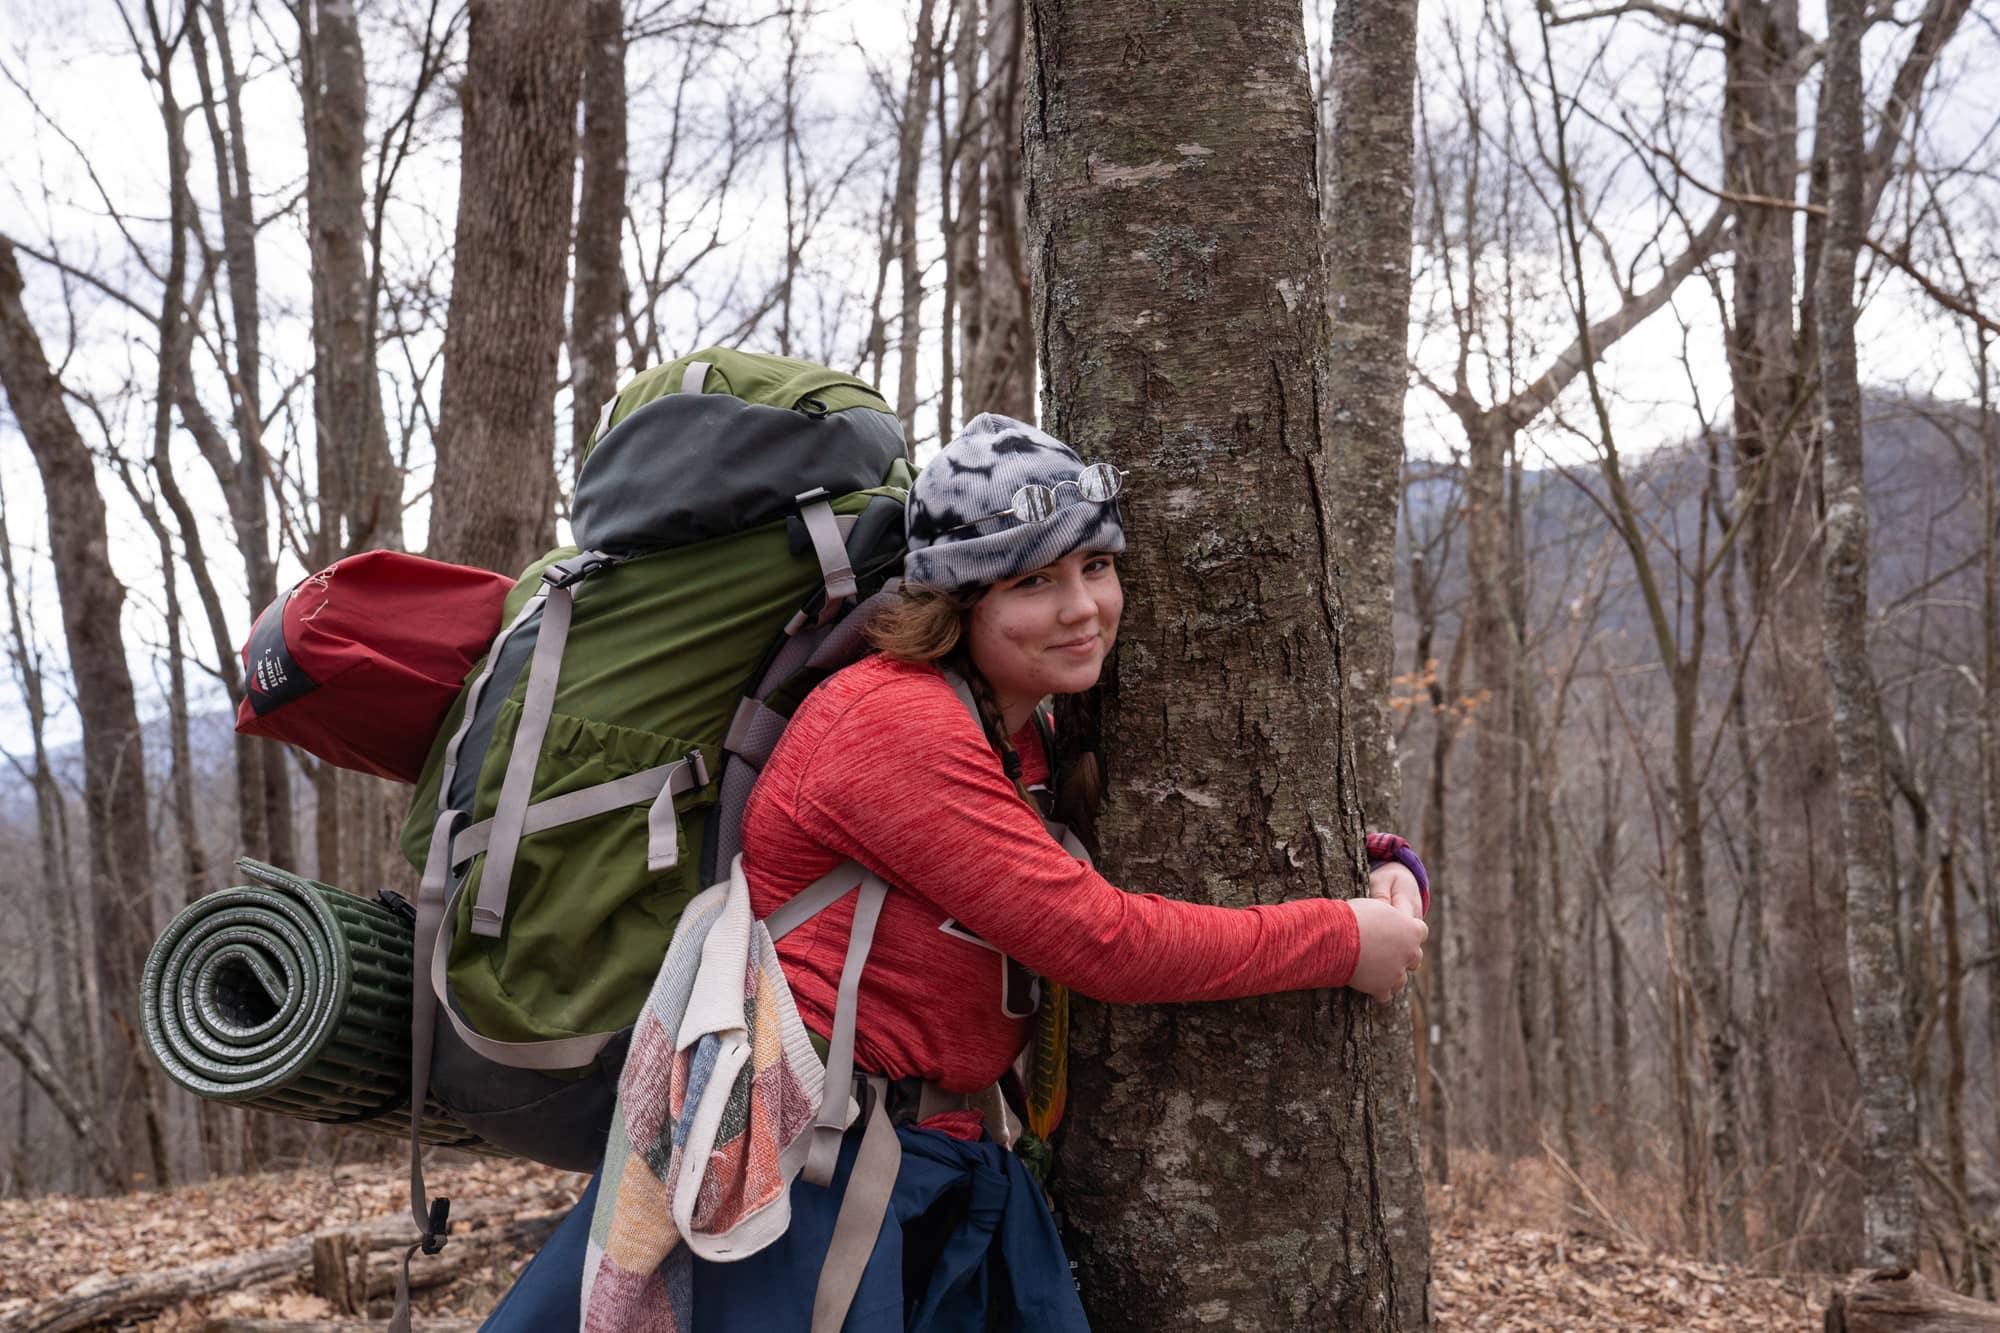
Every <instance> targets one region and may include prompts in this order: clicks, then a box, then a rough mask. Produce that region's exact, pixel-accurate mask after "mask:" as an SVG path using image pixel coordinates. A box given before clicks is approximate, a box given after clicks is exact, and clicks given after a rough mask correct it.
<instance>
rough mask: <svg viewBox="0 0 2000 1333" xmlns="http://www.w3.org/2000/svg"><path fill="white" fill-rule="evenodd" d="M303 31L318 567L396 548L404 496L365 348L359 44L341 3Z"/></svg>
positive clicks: (364, 96) (368, 324)
mask: <svg viewBox="0 0 2000 1333" xmlns="http://www.w3.org/2000/svg"><path fill="white" fill-rule="evenodd" d="M301 17H303V15H302V16H301ZM312 21H313V27H312V31H311V32H310V33H308V32H307V31H306V29H305V25H304V24H303V23H301V25H300V43H299V46H300V55H301V59H300V65H301V68H302V71H303V76H304V79H305V85H306V86H305V103H306V204H307V212H308V214H309V216H310V219H311V228H310V230H311V240H312V258H313V265H312V279H313V423H314V452H315V454H316V456H317V458H318V461H319V492H320V493H319V511H320V512H319V527H318V529H317V531H316V532H315V533H314V538H315V540H314V545H313V551H312V557H313V558H312V563H313V564H314V565H315V566H316V567H317V566H322V565H326V564H330V563H331V562H332V561H334V560H336V559H338V558H339V557H340V556H343V555H347V554H350V553H352V552H355V551H365V550H371V549H374V548H377V547H392V548H393V547H401V546H402V544H403V495H402V476H401V474H400V473H399V472H398V471H397V469H396V466H395V463H394V461H393V460H392V459H391V458H390V456H389V436H388V431H387V428H386V427H385V426H384V424H383V420H382V389H381V383H380V381H379V380H378V379H377V378H376V373H375V344H374V341H373V339H372V337H371V330H373V328H374V319H373V314H372V312H373V308H374V297H375V284H374V281H373V279H372V277H371V276H370V273H369V254H368V225H367V218H366V205H367V190H366V189H365V188H364V186H363V184H362V179H361V169H362V159H363V158H364V157H365V156H366V154H367V148H368V79H367V70H366V66H365V65H364V63H363V56H362V50H361V33H360V29H359V27H358V26H357V24H356V22H355V14H354V6H353V4H352V3H350V2H349V0H312ZM461 239H462V238H461ZM459 262H460V263H461V264H462V263H463V262H464V255H463V247H462V246H461V248H460V255H459Z"/></svg>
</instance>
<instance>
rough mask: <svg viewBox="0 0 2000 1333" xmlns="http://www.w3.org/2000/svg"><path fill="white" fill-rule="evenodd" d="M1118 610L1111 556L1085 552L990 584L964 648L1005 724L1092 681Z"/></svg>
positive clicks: (1120, 602) (1120, 600)
mask: <svg viewBox="0 0 2000 1333" xmlns="http://www.w3.org/2000/svg"><path fill="white" fill-rule="evenodd" d="M1124 610H1125V592H1124V589H1123V588H1121V587H1120V586H1119V583H1118V565H1117V561H1116V559H1115V558H1113V557H1112V556H1109V555H1106V554H1105V553H1104V552H1102V551H1090V550H1079V551H1072V552H1070V553H1069V554H1068V555H1066V556H1064V557H1063V558H1062V559H1060V560H1058V561H1056V562H1055V563H1054V564H1050V565H1044V566H1043V567H1042V568H1040V569H1037V570H1033V571H1031V572H1029V573H1027V574H1023V575H1021V576H1020V577H1019V578H1015V579H1008V580H1006V581H1004V582H1001V583H998V584H995V585H994V586H993V587H992V588H991V589H989V590H988V591H987V593H986V595H985V596H984V597H981V598H980V599H979V601H978V602H977V603H976V604H975V605H974V606H973V608H972V616H971V623H970V625H969V626H968V627H967V639H968V643H967V648H968V649H969V651H970V652H971V654H972V661H973V664H974V665H975V666H977V667H978V668H979V672H980V674H981V675H983V676H985V677H986V680H987V683H988V684H990V685H991V686H992V687H993V693H994V696H995V697H996V699H997V700H998V701H999V703H1000V707H1001V711H1002V712H1003V713H1004V714H1005V715H1006V718H1005V720H1006V723H1007V726H1008V728H1009V729H1010V730H1013V729H1016V728H1018V727H1020V726H1021V725H1022V724H1023V723H1025V722H1026V721H1027V719H1028V715H1029V713H1030V712H1032V711H1033V709H1034V706H1035V704H1036V703H1037V702H1038V701H1039V700H1041V699H1042V698H1043V697H1044V696H1045V695H1050V694H1075V693H1077V692H1078V691H1080V690H1087V689H1089V688H1090V687H1091V686H1093V685H1095V684H1097V675H1098V672H1099V671H1100V670H1102V669H1103V666H1104V658H1105V656H1106V655H1107V654H1108V653H1109V652H1110V651H1111V645H1112V643H1113V642H1114V641H1115V640H1116V638H1117V636H1118V618H1119V616H1120V615H1122V614H1123V613H1124Z"/></svg>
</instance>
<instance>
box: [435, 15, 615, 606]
mask: <svg viewBox="0 0 2000 1333" xmlns="http://www.w3.org/2000/svg"><path fill="white" fill-rule="evenodd" d="M471 14H472V19H471V43H470V51H469V54H468V57H467V65H466V72H465V82H464V84H463V85H462V88H461V93H460V95H461V101H462V105H463V112H464V125H465V128H464V148H463V153H462V158H463V168H462V171H461V176H460V180H461V184H460V188H459V195H458V228H457V234H456V239H455V241H454V244H453V250H452V253H453V269H452V284H451V311H450V315H449V318H448V320H447V323H446V326H445V352H444V385H443V390H442V394H441V400H440V403H439V420H438V429H437V437H436V444H437V469H436V472H435V474H434V478H433V481H432V485H431V495H432V508H431V537H430V554H431V555H433V556H435V557H437V558H439V559H444V560H452V561H455V562H457V563H460V564H468V565H478V566H481V567H483V568H487V569H495V570H499V571H501V572H504V573H513V572H514V571H516V570H519V569H520V568H522V567H523V566H524V565H526V564H527V563H528V561H529V560H531V559H533V558H534V556H535V555H536V554H537V553H539V552H541V551H543V550H546V549H547V548H548V547H549V546H551V545H553V544H554V541H555V407H554V403H555V390H556V362H557V357H558V354H559V352H560V350H561V347H562V338H563V319H562V298H563V286H564V280H565V278H566V277H567V274H566V271H565V270H566V267H567V266H566V264H565V259H566V256H567V255H568V253H569V240H570V205H571V189H572V183H573V181H574V180H575V168H576V105H577V89H578V84H579V81H580V79H581V77H582V73H583V45H584V43H583V29H584V21H583V19H584V9H583V7H582V6H577V5H559V6H557V7H555V8H554V9H548V8H546V7H544V6H541V5H537V4H532V3H529V2H528V0H473V4H472V6H471Z"/></svg>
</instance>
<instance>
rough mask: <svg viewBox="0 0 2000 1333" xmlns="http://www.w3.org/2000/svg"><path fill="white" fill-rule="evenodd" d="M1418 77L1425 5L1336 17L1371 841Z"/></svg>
mask: <svg viewBox="0 0 2000 1333" xmlns="http://www.w3.org/2000/svg"><path fill="white" fill-rule="evenodd" d="M1416 74H1417V6H1416V3H1415V0H1358V2H1356V0H1349V2H1348V3H1343V4H1341V5H1340V6H1339V7H1338V8H1337V9H1336V10H1335V11H1334V15H1333V40H1332V59H1331V61H1330V63H1329V66H1328V76H1327V86H1326V92H1325V95H1326V97H1327V99H1328V101H1329V102H1331V103H1332V106H1331V108H1330V110H1331V117H1330V119H1331V126H1330V131H1331V132H1330V133H1329V135H1328V137H1327V143H1326V145H1325V151H1326V153H1327V154H1328V157H1329V159H1330V160H1329V163H1328V166H1329V170H1328V173H1327V189H1328V191H1329V197H1328V198H1327V199H1326V200H1325V201H1324V203H1323V211H1324V214H1325V218H1326V247H1327V296H1328V310H1329V314H1330V316H1331V319H1332V340H1331V344H1330V356H1329V370H1328V373H1329V374H1330V376H1331V377H1332V378H1331V382H1330V385H1329V389H1330V398H1329V404H1328V405H1329V409H1330V410H1329V411H1328V414H1327V445H1328V448H1329V450H1330V453H1331V464H1332V468H1333V474H1334V476H1335V477H1336V478H1337V480H1338V485H1337V486H1336V488H1335V492H1334V494H1333V495H1332V496H1331V497H1329V500H1330V501H1331V508H1332V512H1333V516H1334V520H1335V523H1336V526H1337V530H1338V532H1339V534H1340V540H1339V543H1338V545H1337V547H1336V551H1337V553H1338V555H1339V557H1340V564H1341V567H1340V570H1339V574H1340V580H1341V584H1340V586H1341V595H1342V600H1343V601H1344V602H1345V603H1346V606H1347V614H1348V628H1349V631H1350V635H1349V643H1350V644H1351V645H1352V647H1351V650H1350V653H1349V668H1348V677H1347V680H1346V682H1345V684H1346V686H1347V689H1348V692H1349V696H1350V700H1351V703H1350V708H1349V716H1350V718H1351V719H1352V721H1353V725H1354V749H1355V760H1356V763H1357V765H1358V772H1359V774H1360V782H1361V786H1360V797H1361V811H1362V816H1363V819H1364V821H1365V822H1367V823H1368V824H1369V826H1370V827H1374V828H1389V827H1392V826H1393V825H1394V824H1395V823H1396V819H1397V815H1398V805H1399V803H1400V800H1401V788H1400V783H1399V782H1398V780H1397V776H1396V739H1395V728H1394V726H1393V725H1392V719H1391V717H1390V713H1389V677H1390V675H1391V673H1392V672H1393V670H1394V665H1395V647H1396V640H1395V635H1394V632H1393V626H1392V624H1391V619H1390V608H1391V605H1392V603H1393V601H1394V594H1395V587H1396V512H1397V505H1398V501H1399V500H1400V499H1401V496H1402V485H1403V399H1404V396H1405V393H1406V391H1407V389H1408V385H1409V372H1408V368H1407V363H1406V357H1407V344H1408V341H1409V325H1410V221H1411V209H1412V206H1413V202H1414V197H1415V194H1414V184H1413V181H1412V174H1411V173H1412V171H1413V169H1414V154H1415V152H1416V139H1415V134H1414V132H1413V130H1412V128H1411V125H1412V116H1413V114H1414V110H1415V89H1416ZM1419 665H1421V664H1419Z"/></svg>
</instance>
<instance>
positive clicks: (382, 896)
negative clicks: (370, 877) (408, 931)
mask: <svg viewBox="0 0 2000 1333" xmlns="http://www.w3.org/2000/svg"><path fill="white" fill-rule="evenodd" d="M375 901H377V902H379V903H381V904H382V906H384V907H386V908H388V909H389V910H390V911H392V912H394V913H395V914H396V915H397V916H399V917H401V918H403V920H405V921H407V922H409V923H410V924H411V925H415V924H416V921H417V905H416V904H415V903H413V902H411V901H410V900H409V899H408V898H405V897H404V896H403V895H402V894H400V893H398V892H396V891H395V890H394V889H377V890H376V891H375Z"/></svg>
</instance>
